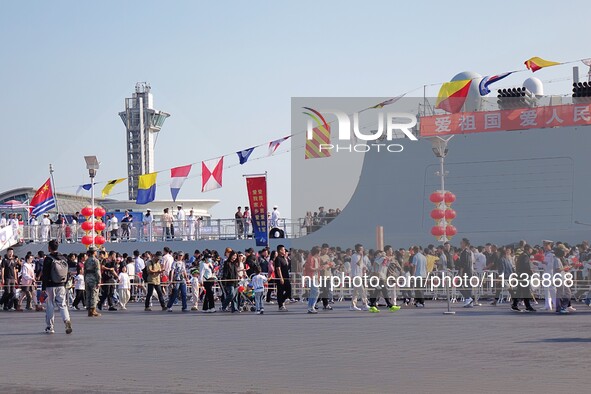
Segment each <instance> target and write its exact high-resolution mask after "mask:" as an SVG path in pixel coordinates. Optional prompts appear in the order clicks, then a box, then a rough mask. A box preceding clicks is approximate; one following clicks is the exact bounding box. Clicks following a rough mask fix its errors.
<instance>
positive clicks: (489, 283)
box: [2, 268, 591, 307]
mask: <svg viewBox="0 0 591 394" xmlns="http://www.w3.org/2000/svg"><path fill="white" fill-rule="evenodd" d="M589 270H590V269H588V268H584V269H580V270H571V271H570V273H572V275H573V281H572V286H570V289H571V293H572V298H573V299H575V300H577V301H581V300H583V299H585V298H587V297H590V295H591V293H589V291H590V286H591V278H590V276H589ZM539 274H540V275H541V274H542V272H539ZM444 275H445V276H447V277H450V276H451V277H454V276H456V275H457V271H434V272H432V273H431V274H430V276H429V278H428V279H427V280H426V281H425V282H424V286H422V287H415V286H410V285H409V286H393V287H390V288H389V290H390V292H389V294H390V296H393V295H394V294H396V297H397V298H398V299H401V298H405V297H408V298H412V297H413V293H414V292H415V291H416V290H421V291H422V292H423V294H424V297H425V298H427V299H432V300H442V299H447V296H448V293H449V297H450V300H451V302H459V301H463V300H464V297H463V296H462V294H461V290H472V297H473V298H474V300H475V301H476V302H477V301H478V299H485V298H486V299H498V302H500V303H502V302H508V301H510V300H511V298H512V294H513V290H515V287H513V288H511V287H510V285H509V281H508V280H507V278H505V280H504V281H503V280H502V279H501V278H500V276H499V274H498V273H497V272H496V271H483V272H481V273H475V275H474V277H475V278H477V279H475V280H474V281H475V282H476V281H479V283H478V286H468V287H456V286H453V285H452V286H451V287H447V286H444V285H443V284H442V283H443V282H441V281H440V280H441V279H442V278H443V276H444ZM277 281H278V279H276V278H275V279H270V281H269V285H268V286H269V287H268V289H270V290H271V291H275V290H276V282H277ZM290 281H291V286H292V298H295V299H298V300H304V299H306V298H307V295H308V291H309V287H307V286H304V284H303V281H302V274H300V273H292V274H291V275H290ZM224 282H236V281H235V280H222V279H215V285H214V287H213V289H214V291H215V295H216V296H217V297H219V296H221V295H222V294H223V286H222V285H223V283H224ZM176 283H180V282H172V281H168V282H163V283H161V285H160V286H162V288H163V290H164V291H163V294H165V295H168V294H169V293H170V290H171V289H172V286H173V285H175V284H176ZM238 283H239V285H240V286H245V288H246V283H247V282H246V281H245V280H244V279H240V280H238ZM186 284H187V294H188V298H190V296H191V295H192V288H191V284H190V282H186ZM347 284H348V283H347V282H346V281H345V283H344V284H342V285H340V286H336V287H334V288H333V289H329V294H328V295H329V296H328V298H329V299H332V300H333V301H344V300H350V299H351V296H352V294H353V286H348V285H347ZM100 286H101V287H104V286H118V283H102V284H101V285H100ZM17 287H18V286H17ZM35 287H36V290H37V293H40V291H41V283H40V282H36V286H35ZM200 287H201V288H202V286H200ZM237 287H238V285H237ZM67 288H68V297H69V301H70V302H69V304H70V305H71V303H72V301H73V299H74V297H75V292H74V286H73V284H72V283H71V282H70V284H69V285H68V286H67ZM146 289H147V282H144V281H143V280H142V279H141V277H139V276H133V278H132V280H131V289H130V294H131V301H130V302H141V301H143V300H145V295H146ZM530 289H531V294H532V297H533V298H534V299H544V298H545V296H546V287H545V286H541V285H540V286H531V287H530ZM2 290H3V292H4V290H5V288H4V287H3V289H2ZM372 291H373V288H371V287H369V288H367V289H366V293H367V297H368V298H369V297H371V293H372ZM266 292H267V289H265V294H266ZM115 294H116V292H115ZM15 296H16V297H18V298H19V300H20V302H21V305H22V301H23V300H24V298H25V294H24V292H22V291H21V292H20V294H18V291H17V294H15ZM155 296H156V295H155V294H154V297H155ZM115 297H116V295H115ZM188 302H189V301H188ZM191 302H194V301H191ZM82 306H83V307H84V305H82Z"/></svg>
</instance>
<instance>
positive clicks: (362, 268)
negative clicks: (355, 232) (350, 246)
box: [349, 244, 369, 311]
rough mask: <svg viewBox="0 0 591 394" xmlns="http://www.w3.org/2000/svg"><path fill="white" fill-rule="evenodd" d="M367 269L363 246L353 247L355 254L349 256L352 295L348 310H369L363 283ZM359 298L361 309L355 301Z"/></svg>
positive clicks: (366, 258) (367, 260)
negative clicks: (361, 303) (361, 304)
mask: <svg viewBox="0 0 591 394" xmlns="http://www.w3.org/2000/svg"><path fill="white" fill-rule="evenodd" d="M368 267H369V258H368V257H367V256H366V255H365V249H364V247H363V245H361V244H357V245H355V253H354V254H353V255H352V256H351V285H352V287H353V295H352V296H351V307H350V308H349V310H352V311H360V310H362V309H363V310H364V311H368V310H369V305H368V302H367V294H366V292H365V286H364V283H363V282H364V279H365V278H364V276H365V275H366V273H367V269H368ZM355 278H357V280H355ZM356 282H357V283H356ZM359 298H361V302H363V306H362V307H361V308H359V307H358V306H357V300H358V299H359Z"/></svg>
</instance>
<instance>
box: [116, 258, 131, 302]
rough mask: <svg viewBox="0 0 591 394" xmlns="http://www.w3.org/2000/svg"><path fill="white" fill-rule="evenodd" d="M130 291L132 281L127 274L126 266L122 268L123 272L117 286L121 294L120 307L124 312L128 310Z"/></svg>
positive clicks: (120, 273)
mask: <svg viewBox="0 0 591 394" xmlns="http://www.w3.org/2000/svg"><path fill="white" fill-rule="evenodd" d="M130 290H131V279H130V277H129V274H128V273H127V265H124V266H122V267H121V272H119V277H118V284H117V292H118V293H119V305H121V309H122V310H124V311H126V310H127V303H128V302H129V298H130V297H131V294H130Z"/></svg>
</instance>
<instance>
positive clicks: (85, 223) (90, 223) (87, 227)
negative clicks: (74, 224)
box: [80, 221, 93, 231]
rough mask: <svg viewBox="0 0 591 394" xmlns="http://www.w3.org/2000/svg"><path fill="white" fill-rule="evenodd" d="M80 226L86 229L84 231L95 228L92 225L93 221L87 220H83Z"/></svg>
mask: <svg viewBox="0 0 591 394" xmlns="http://www.w3.org/2000/svg"><path fill="white" fill-rule="evenodd" d="M80 227H82V230H84V231H91V230H92V228H93V225H92V222H90V221H86V222H83V223H82V224H81V225H80Z"/></svg>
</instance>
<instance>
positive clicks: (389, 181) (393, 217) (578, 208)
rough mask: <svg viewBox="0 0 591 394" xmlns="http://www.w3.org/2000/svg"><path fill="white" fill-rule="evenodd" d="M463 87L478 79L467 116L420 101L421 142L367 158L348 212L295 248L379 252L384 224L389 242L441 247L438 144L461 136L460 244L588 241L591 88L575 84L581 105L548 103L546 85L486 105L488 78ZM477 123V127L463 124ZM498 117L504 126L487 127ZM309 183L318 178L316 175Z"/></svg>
mask: <svg viewBox="0 0 591 394" xmlns="http://www.w3.org/2000/svg"><path fill="white" fill-rule="evenodd" d="M462 79H472V80H473V83H472V86H471V88H470V93H469V95H468V97H467V99H466V102H465V105H464V107H463V108H462V111H463V113H458V114H448V113H444V112H441V111H436V112H433V111H432V108H433V104H434V101H435V100H434V99H425V98H421V99H419V107H421V108H422V110H421V111H419V112H421V115H422V117H421V118H420V119H419V123H420V127H417V128H416V129H415V132H416V135H417V137H418V141H416V142H412V141H409V140H408V138H404V139H403V141H404V142H402V144H403V145H404V150H403V152H400V153H396V154H389V153H387V152H386V153H385V152H376V151H369V152H367V153H365V155H364V156H365V157H364V159H363V164H362V169H361V172H360V175H359V181H358V183H357V186H356V187H355V190H354V192H353V193H352V197H351V199H350V200H349V202H348V203H347V205H346V206H345V208H344V209H343V211H342V213H341V214H339V216H337V217H336V218H335V219H334V220H332V221H331V223H330V224H329V225H326V226H324V227H322V228H320V229H318V230H317V231H315V232H313V233H312V234H310V235H308V236H306V237H302V238H298V239H296V240H294V241H293V242H292V245H293V246H295V247H298V248H310V247H311V246H313V245H319V244H321V243H324V242H326V243H328V244H330V245H341V246H348V247H350V246H352V245H354V244H356V243H358V242H361V243H363V244H365V245H368V246H369V247H375V245H376V228H377V226H383V242H384V244H391V245H393V246H395V247H408V246H410V245H422V246H426V245H428V244H436V243H437V241H438V239H437V238H436V237H434V236H433V235H431V229H432V227H433V226H434V225H435V224H436V223H435V221H434V220H433V219H432V218H431V211H432V210H433V209H434V208H435V205H434V204H433V203H432V202H431V201H430V195H431V194H432V193H433V192H435V191H436V190H439V189H441V187H440V186H441V177H440V175H441V174H440V172H439V171H440V159H439V158H438V157H436V155H435V154H434V152H435V150H434V148H435V145H433V143H434V141H438V140H439V141H440V140H441V139H448V138H449V137H450V136H452V135H453V138H451V139H450V140H449V141H448V143H447V146H446V153H447V154H446V157H445V159H444V172H445V173H446V176H445V179H444V181H445V190H448V191H451V192H453V193H454V194H455V196H456V200H455V202H453V204H452V205H451V208H453V209H454V210H455V212H456V214H457V217H456V218H455V220H453V226H455V228H456V229H457V234H455V236H454V237H453V238H452V240H451V242H452V243H453V244H459V241H460V239H461V238H463V237H466V238H468V239H470V241H471V242H472V244H475V245H483V244H484V243H486V242H491V243H496V244H509V243H514V242H517V241H519V240H522V239H524V240H526V241H527V242H530V243H531V244H541V241H542V240H543V239H551V240H562V241H565V242H573V243H574V242H581V241H583V240H588V239H589V238H590V236H591V201H590V193H591V187H590V182H589V179H588V176H589V171H590V170H591V154H589V150H590V147H591V127H590V126H589V124H590V123H591V114H590V112H589V111H590V110H589V103H590V101H589V99H588V98H587V97H588V96H590V95H591V85H590V84H589V83H587V82H585V83H581V82H578V80H575V81H574V87H575V89H574V90H575V94H574V96H579V97H573V98H571V97H564V96H559V97H556V96H554V97H550V96H544V95H543V87H542V83H541V81H540V80H539V79H537V78H528V79H526V80H525V81H524V82H523V85H522V86H520V87H517V88H509V89H507V88H503V89H499V90H498V92H497V90H495V91H494V96H495V97H493V98H482V97H481V96H480V95H479V93H478V82H479V81H480V80H481V79H482V77H480V76H479V75H477V74H475V73H470V72H465V73H461V74H458V75H457V76H456V77H454V79H452V80H462ZM497 95H498V96H499V97H498V98H497V97H496V96H497ZM305 101H306V100H298V101H297V102H296V103H295V104H294V106H303V105H302V103H303V102H305ZM374 103H375V101H374ZM314 104H315V105H325V103H319V102H314ZM366 104H367V103H366ZM398 104H400V103H396V105H398ZM415 104H416V103H415ZM410 106H411V107H412V104H411V105H410ZM406 107H409V105H408V104H407V105H406ZM358 108H365V107H358ZM386 108H387V107H384V110H385V109H386ZM415 108H416V107H415ZM402 109H405V108H404V105H402ZM464 111H465V112H464ZM470 116H475V120H474V119H472V123H471V124H468V123H466V122H464V124H462V120H468V119H470ZM493 118H496V121H497V123H495V122H492V124H491V125H488V124H486V123H485V119H488V120H491V119H492V120H495V119H493ZM449 119H451V120H452V121H451V127H449V123H450V122H448V128H447V129H445V130H447V131H443V132H439V130H437V127H436V126H437V123H438V122H439V125H441V124H442V122H441V120H449ZM454 123H455V124H454ZM489 123H490V122H489ZM454 126H455V127H454ZM488 126H491V127H488ZM370 128H371V127H370ZM400 137H404V136H400ZM392 142H395V141H392ZM325 160H326V161H328V159H321V160H320V159H318V160H317V161H325ZM314 161H316V160H314ZM316 170H317V171H320V167H317V168H316ZM307 176H308V178H307V179H310V178H312V177H314V174H313V172H312V171H310V172H309V173H308V174H307ZM303 179H306V177H303ZM336 179H340V178H339V177H336ZM299 183H300V184H299V185H293V186H292V188H296V189H297V188H298V187H300V188H301V187H303V184H304V183H305V181H300V182H299ZM324 192H325V193H330V192H329V190H328V189H327V190H325V191H324ZM292 204H296V203H295V202H294V201H292Z"/></svg>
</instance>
